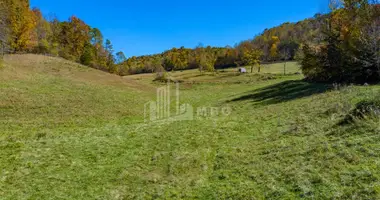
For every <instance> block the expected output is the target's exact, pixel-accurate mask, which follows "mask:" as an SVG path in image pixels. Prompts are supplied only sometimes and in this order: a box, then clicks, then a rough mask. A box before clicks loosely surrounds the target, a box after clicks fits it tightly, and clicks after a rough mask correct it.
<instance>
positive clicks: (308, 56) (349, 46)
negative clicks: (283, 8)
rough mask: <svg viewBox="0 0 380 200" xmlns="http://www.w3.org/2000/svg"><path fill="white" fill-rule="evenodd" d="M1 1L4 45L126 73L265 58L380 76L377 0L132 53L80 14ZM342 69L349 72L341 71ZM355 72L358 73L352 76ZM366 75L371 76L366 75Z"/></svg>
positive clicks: (312, 76)
mask: <svg viewBox="0 0 380 200" xmlns="http://www.w3.org/2000/svg"><path fill="white" fill-rule="evenodd" d="M0 7H1V8H0V9H1V10H2V12H1V13H2V15H1V16H0V18H1V19H0V26H1V27H2V29H1V30H0V31H1V33H0V39H1V42H2V50H3V51H5V52H8V53H36V54H45V55H51V56H59V57H63V58H65V59H68V60H71V61H75V62H78V63H81V64H83V65H86V66H89V67H92V68H95V69H99V70H103V71H107V72H109V73H114V74H118V75H121V76H124V75H130V74H139V73H152V72H164V71H171V70H185V69H195V68H196V69H199V70H200V71H201V72H202V71H214V70H215V69H220V68H227V67H236V66H251V71H253V66H260V64H261V63H268V62H276V61H289V60H298V61H300V62H301V64H302V66H303V68H302V69H303V71H304V74H305V76H306V77H307V78H308V79H309V80H314V81H330V82H331V81H336V82H345V81H348V82H350V81H353V82H363V81H377V80H379V79H380V76H379V75H378V73H379V70H378V68H379V46H380V45H379V32H380V31H379V27H380V26H379V4H378V1H377V0H373V1H368V0H345V1H332V3H331V4H330V10H331V12H329V13H327V14H316V15H315V16H314V17H312V18H309V19H305V20H303V21H300V22H297V23H290V22H287V23H284V24H282V25H280V26H278V27H274V28H270V29H266V30H264V31H263V32H262V33H261V34H258V35H256V36H254V37H253V38H252V39H248V40H245V41H242V42H240V43H239V44H236V45H235V46H234V47H231V46H226V47H211V46H203V45H202V44H200V45H198V46H197V47H195V48H185V47H180V48H176V47H174V48H172V49H170V50H167V51H165V52H162V53H160V54H155V55H145V56H138V57H136V56H132V57H130V58H126V56H125V55H124V53H123V52H114V49H113V46H112V43H111V41H110V40H108V39H105V38H104V37H103V35H102V33H101V31H100V30H99V29H97V28H95V27H91V26H90V25H88V24H86V23H85V22H84V21H83V20H81V19H79V18H77V17H75V16H72V17H70V18H69V19H68V20H67V21H59V20H58V19H57V17H54V16H50V17H44V15H43V14H42V13H41V11H40V10H39V9H38V8H33V9H30V5H29V1H28V0H5V1H4V2H2V4H1V5H0ZM338 54H339V55H338ZM330 58H331V60H329V59H330ZM347 68H350V70H346V69H347ZM330 69H331V70H330ZM259 71H260V67H259ZM326 71H328V73H325V72H326ZM343 74H346V75H345V76H344V77H340V76H343ZM351 74H356V75H355V76H357V77H351V78H350V77H347V76H351ZM362 75H363V76H366V78H365V77H364V78H360V77H362ZM325 76H328V77H325Z"/></svg>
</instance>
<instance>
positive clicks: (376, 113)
mask: <svg viewBox="0 0 380 200" xmlns="http://www.w3.org/2000/svg"><path fill="white" fill-rule="evenodd" d="M366 117H376V118H377V117H380V98H376V99H373V100H364V101H361V102H359V103H358V104H356V106H355V109H353V110H352V111H351V112H350V113H349V114H348V115H347V116H346V117H345V118H344V119H343V120H342V121H341V122H340V125H344V124H349V123H352V122H354V121H355V120H361V119H364V118H366Z"/></svg>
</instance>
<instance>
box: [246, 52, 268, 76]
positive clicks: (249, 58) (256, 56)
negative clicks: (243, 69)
mask: <svg viewBox="0 0 380 200" xmlns="http://www.w3.org/2000/svg"><path fill="white" fill-rule="evenodd" d="M262 55H263V52H262V51H261V50H259V49H249V48H246V49H244V50H243V55H242V60H243V62H244V63H245V64H246V65H247V66H250V67H251V73H253V68H254V66H258V72H259V73H260V71H261V66H260V59H261V56H262Z"/></svg>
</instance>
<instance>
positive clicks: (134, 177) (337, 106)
mask: <svg viewBox="0 0 380 200" xmlns="http://www.w3.org/2000/svg"><path fill="white" fill-rule="evenodd" d="M83 71H86V73H84V72H83ZM275 71H279V72H281V70H275ZM82 72H83V73H82ZM175 73H176V77H186V76H190V75H189V73H193V75H192V78H194V79H196V77H195V72H188V71H184V72H175ZM186 73H187V74H186ZM223 73H226V74H229V73H230V72H222V71H220V72H219V74H216V75H215V74H208V75H202V76H204V77H203V78H205V77H206V78H205V79H207V81H197V82H196V83H197V84H192V83H189V82H186V80H185V81H184V82H183V83H182V84H181V85H180V87H181V90H180V100H181V103H188V104H190V105H192V106H193V108H194V109H195V111H197V109H198V108H204V107H207V108H209V112H210V109H212V108H213V109H217V110H218V109H221V108H225V107H229V108H231V113H230V114H229V115H221V114H219V115H216V114H215V113H214V115H211V114H210V113H209V114H208V115H202V116H201V115H198V114H197V113H195V115H194V116H195V119H194V120H191V121H177V122H168V123H148V124H145V123H143V122H144V121H143V112H144V110H143V108H144V104H145V103H146V102H148V101H149V100H154V98H155V91H154V90H152V88H155V87H160V86H164V84H160V83H153V82H151V81H148V80H147V77H145V78H141V77H140V78H139V77H124V78H120V77H117V76H113V75H109V74H106V73H103V72H100V71H94V70H92V69H88V68H85V67H82V66H80V65H77V64H73V63H72V62H68V61H65V60H62V59H56V58H47V57H42V56H35V55H15V56H9V57H7V59H6V65H5V67H3V68H2V69H0V130H1V131H0V138H1V140H0V148H1V149H2V151H0V169H1V171H0V196H1V198H3V199H50V198H61V199H153V198H155V199H157V198H158V199H168V198H170V199H184V198H187V199H189V198H190V199H192V198H198V199H229V198H232V199H250V198H255V199H262V198H269V199H296V198H309V199H320V198H338V199H347V198H352V197H356V198H360V199H376V198H379V197H380V189H379V188H380V182H379V180H380V170H379V169H380V164H379V162H378V160H379V157H380V151H379V149H380V138H379V135H378V134H377V133H378V132H379V126H378V124H379V120H378V118H370V117H368V118H367V119H366V120H358V121H356V122H355V123H353V124H347V125H340V124H339V122H340V121H341V120H342V119H344V118H345V116H347V114H349V113H350V111H351V110H352V109H353V107H354V106H355V104H356V103H358V102H361V101H362V100H366V99H372V98H373V97H374V96H376V94H378V92H379V90H380V87H379V86H349V87H341V88H336V89H334V88H331V87H330V86H328V85H323V84H311V83H306V82H303V81H302V80H301V79H302V75H298V74H293V75H286V76H284V75H276V74H272V75H271V76H272V78H271V79H251V77H252V76H266V75H265V74H261V75H260V74H259V75H251V74H246V75H240V76H227V77H225V79H227V80H226V81H215V80H213V79H211V78H207V77H212V76H222V75H223ZM236 78H239V79H244V80H251V81H247V82H238V81H234V80H235V79H236ZM149 79H150V80H152V79H153V77H150V78H149Z"/></svg>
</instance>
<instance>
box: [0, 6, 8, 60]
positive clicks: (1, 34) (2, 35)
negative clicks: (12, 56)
mask: <svg viewBox="0 0 380 200" xmlns="http://www.w3.org/2000/svg"><path fill="white" fill-rule="evenodd" d="M7 15H8V11H7V8H6V6H5V2H0V59H2V56H3V54H4V50H5V45H6V43H7V40H8V30H9V27H8V24H7V23H6V21H7Z"/></svg>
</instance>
